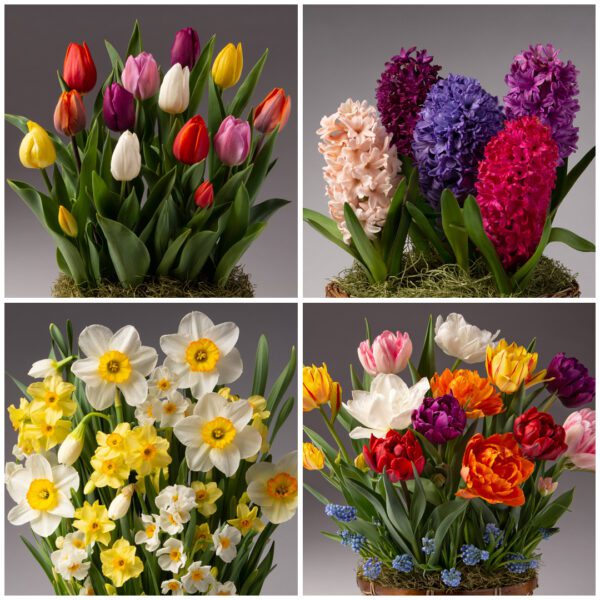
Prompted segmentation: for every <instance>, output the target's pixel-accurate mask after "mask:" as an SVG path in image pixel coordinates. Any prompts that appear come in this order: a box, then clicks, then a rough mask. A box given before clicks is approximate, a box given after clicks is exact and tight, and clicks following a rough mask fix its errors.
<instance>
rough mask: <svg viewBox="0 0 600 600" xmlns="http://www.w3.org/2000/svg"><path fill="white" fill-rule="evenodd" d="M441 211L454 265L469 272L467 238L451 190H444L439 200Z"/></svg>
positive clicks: (459, 208)
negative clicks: (452, 253) (454, 259)
mask: <svg viewBox="0 0 600 600" xmlns="http://www.w3.org/2000/svg"><path fill="white" fill-rule="evenodd" d="M440 205H441V210H442V228H443V229H444V233H445V235H446V239H447V240H448V243H449V244H450V247H451V248H452V251H453V252H454V257H455V258H456V263H457V264H458V266H459V267H461V268H462V269H463V270H464V271H466V272H467V273H468V272H469V236H468V234H467V230H466V229H465V221H464V219H463V213H462V209H461V207H460V205H459V204H458V200H457V199H456V197H455V196H454V194H453V193H452V190H449V189H445V190H444V191H443V192H442V196H441V199H440Z"/></svg>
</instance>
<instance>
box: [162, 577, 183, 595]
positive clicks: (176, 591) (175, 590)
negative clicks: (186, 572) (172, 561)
mask: <svg viewBox="0 0 600 600" xmlns="http://www.w3.org/2000/svg"><path fill="white" fill-rule="evenodd" d="M169 592H171V595H172V596H183V585H181V581H177V579H167V581H163V582H162V583H161V584H160V593H161V594H162V595H163V596H166V595H167V594H168V593H169Z"/></svg>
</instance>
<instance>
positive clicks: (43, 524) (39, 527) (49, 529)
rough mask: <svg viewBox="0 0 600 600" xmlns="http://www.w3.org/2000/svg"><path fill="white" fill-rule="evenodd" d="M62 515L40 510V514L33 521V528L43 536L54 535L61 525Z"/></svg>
mask: <svg viewBox="0 0 600 600" xmlns="http://www.w3.org/2000/svg"><path fill="white" fill-rule="evenodd" d="M60 521H61V517H59V516H58V515H53V514H52V513H49V512H40V513H39V515H38V516H37V517H36V518H35V519H33V520H32V521H31V529H32V530H33V532H34V533H37V534H38V535H41V536H42V537H48V536H49V535H52V534H53V533H54V532H55V531H56V529H57V528H58V526H59V525H60Z"/></svg>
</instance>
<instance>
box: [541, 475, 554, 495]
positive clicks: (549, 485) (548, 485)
mask: <svg viewBox="0 0 600 600" xmlns="http://www.w3.org/2000/svg"><path fill="white" fill-rule="evenodd" d="M557 487H558V481H552V477H540V478H539V479H538V480H537V490H538V492H539V493H540V495H542V496H550V495H551V494H554V492H555V491H556V488H557Z"/></svg>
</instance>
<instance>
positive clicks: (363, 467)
mask: <svg viewBox="0 0 600 600" xmlns="http://www.w3.org/2000/svg"><path fill="white" fill-rule="evenodd" d="M354 466H355V467H356V468H357V469H359V470H360V471H362V472H363V473H366V472H367V471H368V470H369V467H368V465H367V462H366V461H365V455H364V454H363V453H362V452H361V453H360V454H359V455H358V456H357V457H356V458H355V459H354Z"/></svg>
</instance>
